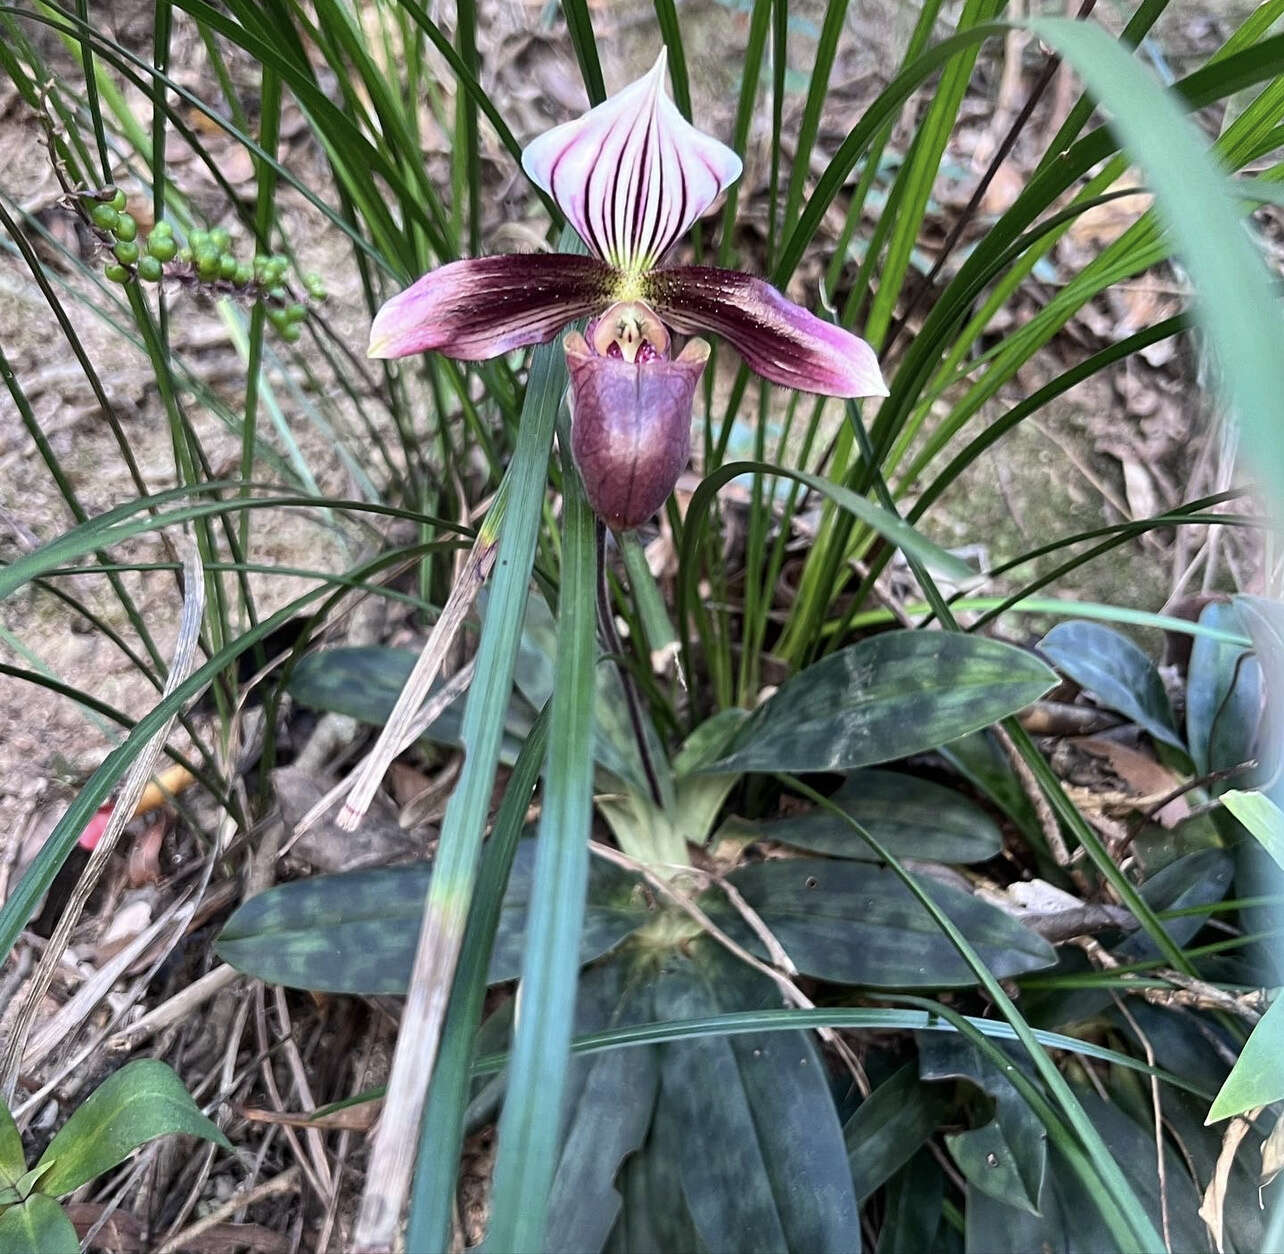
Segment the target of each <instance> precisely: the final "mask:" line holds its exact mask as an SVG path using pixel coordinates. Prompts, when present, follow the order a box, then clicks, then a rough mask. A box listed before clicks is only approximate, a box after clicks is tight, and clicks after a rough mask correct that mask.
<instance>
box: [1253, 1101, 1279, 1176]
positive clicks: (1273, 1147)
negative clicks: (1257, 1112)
mask: <svg viewBox="0 0 1284 1254" xmlns="http://www.w3.org/2000/svg"><path fill="white" fill-rule="evenodd" d="M1281 1171H1284V1115H1280V1116H1279V1117H1278V1118H1277V1119H1276V1120H1275V1126H1274V1127H1273V1128H1272V1129H1271V1134H1270V1136H1268V1137H1267V1138H1266V1140H1265V1141H1263V1142H1262V1173H1261V1175H1260V1176H1259V1177H1258V1181H1257V1183H1258V1187H1259V1188H1263V1189H1264V1188H1266V1186H1267V1185H1268V1184H1270V1183H1271V1181H1272V1180H1274V1179H1275V1177H1276V1176H1278V1175H1279V1174H1280V1172H1281Z"/></svg>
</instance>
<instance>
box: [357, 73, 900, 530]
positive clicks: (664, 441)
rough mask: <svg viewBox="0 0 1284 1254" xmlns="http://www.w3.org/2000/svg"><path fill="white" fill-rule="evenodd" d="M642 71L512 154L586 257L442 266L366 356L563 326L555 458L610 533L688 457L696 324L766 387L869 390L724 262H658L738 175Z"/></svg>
mask: <svg viewBox="0 0 1284 1254" xmlns="http://www.w3.org/2000/svg"><path fill="white" fill-rule="evenodd" d="M664 71H665V54H664V53H663V52H661V53H660V56H659V58H658V59H657V60H656V63H655V65H654V67H653V68H652V69H651V71H650V73H648V74H647V75H645V76H644V77H643V78H640V79H638V81H637V82H635V83H632V84H631V85H630V86H628V87H626V88H624V90H623V91H620V92H618V93H617V94H616V95H614V96H612V97H611V98H610V99H609V100H606V101H604V102H603V103H602V104H600V105H598V106H597V107H596V108H595V109H591V110H590V111H589V112H588V113H586V114H584V116H583V117H580V118H577V119H576V120H575V121H573V122H567V123H565V124H564V125H562V126H556V127H554V128H553V129H552V130H551V131H548V132H546V133H545V134H543V135H541V136H539V138H537V139H536V140H534V141H533V142H532V143H531V144H530V146H529V147H528V148H527V149H526V151H525V152H524V153H523V154H522V166H523V167H524V169H525V170H526V173H527V174H528V175H529V176H530V177H531V179H532V180H533V181H534V182H535V183H536V184H538V185H539V186H540V187H541V188H543V189H544V190H545V191H546V192H548V193H549V195H551V196H552V198H553V199H554V201H556V203H557V205H558V206H559V208H561V210H562V212H563V213H565V214H566V216H567V218H568V219H569V220H570V222H571V224H572V225H573V226H574V227H575V229H576V231H578V232H579V234H580V236H581V238H582V239H583V240H584V242H585V244H586V245H588V248H589V251H590V253H591V254H592V255H591V256H588V257H584V256H571V255H564V254H560V253H535V254H526V255H506V256H494V257H479V258H474V259H471V260H467V261H456V262H452V263H450V264H449V265H445V266H441V267H439V268H438V269H436V270H433V271H431V272H429V273H428V274H426V275H424V277H423V278H422V279H420V280H419V281H418V282H417V283H415V284H414V285H413V286H411V287H410V288H408V289H407V290H406V291H404V292H402V293H401V294H400V295H398V296H395V297H393V299H392V300H390V301H389V302H388V303H387V304H386V305H384V307H383V308H382V309H381V310H380V311H379V313H378V315H377V316H376V318H375V321H374V325H373V326H372V327H371V332H370V350H369V351H370V355H371V356H372V357H403V356H405V355H407V354H410V353H418V352H423V351H425V350H427V349H433V350H435V351H437V352H440V353H445V354H446V355H447V356H449V357H455V358H458V359H460V360H463V361H483V360H485V359H487V358H490V357H496V356H498V355H500V354H502V353H507V352H510V351H512V350H513V349H517V348H522V347H525V346H526V345H529V344H542V343H545V342H547V341H548V340H551V339H552V338H553V337H554V336H555V335H556V334H557V333H558V332H559V331H561V330H562V329H563V328H564V327H565V326H566V325H567V324H568V323H570V322H573V321H575V320H576V319H578V318H583V317H589V318H590V319H591V321H590V322H589V325H588V327H587V329H586V334H584V335H581V334H580V333H579V332H577V331H572V332H570V333H569V334H568V335H567V336H566V340H565V345H564V347H565V351H566V364H567V368H568V370H569V372H570V380H571V416H572V428H571V432H572V434H571V451H572V453H573V455H574V458H575V464H576V466H577V467H578V469H579V472H580V475H581V477H582V479H583V480H584V489H585V492H586V493H587V494H588V498H589V501H590V503H591V504H592V506H593V509H594V510H595V511H596V512H597V514H598V516H599V517H600V518H602V519H603V521H604V522H606V524H607V525H608V526H610V527H612V528H613V529H615V530H617V531H623V530H627V529H629V528H631V527H636V526H637V525H638V524H639V523H641V522H644V521H645V520H646V519H647V518H649V517H650V516H651V515H652V514H654V513H655V512H656V510H658V509H659V508H660V506H661V505H663V504H664V501H665V499H666V498H667V497H668V495H669V493H670V492H672V491H673V485H674V484H675V483H676V482H677V480H678V476H679V475H680V474H681V473H682V469H683V467H684V466H685V465H686V462H687V457H688V454H689V452H690V440H691V408H692V404H693V402H694V400H695V390H696V385H697V384H698V383H699V380H700V376H701V373H702V372H703V370H704V366H705V362H706V361H707V360H708V356H709V345H708V344H707V343H706V342H705V341H704V340H703V339H699V338H692V339H688V340H687V341H686V343H685V345H683V346H682V347H681V348H680V350H677V351H675V345H674V343H673V336H674V332H677V333H679V334H681V335H687V336H694V335H695V334H696V333H697V332H712V333H714V334H716V335H720V336H722V338H723V339H725V340H727V341H728V342H729V343H730V344H731V345H732V346H733V347H734V348H735V349H736V351H737V352H738V353H739V354H740V355H741V357H743V358H744V360H745V362H746V364H747V365H748V366H749V367H750V368H751V369H752V370H755V371H756V372H757V373H758V374H760V375H762V376H763V377H764V378H766V379H770V380H771V381H772V382H773V383H779V384H783V385H784V386H786V387H791V388H797V389H799V390H801V391H806V392H819V393H822V394H824V395H826V396H849V397H858V396H886V395H887V388H886V386H885V385H884V383H883V377H882V374H881V373H880V371H879V368H878V361H877V359H876V358H875V356H874V352H873V350H872V349H871V348H870V346H869V345H868V344H866V343H865V342H864V341H863V340H860V339H857V337H856V336H854V335H852V334H851V332H849V331H845V330H844V329H843V328H842V327H838V326H834V325H833V324H831V323H828V322H824V321H822V320H821V319H819V318H816V317H814V316H813V315H812V314H810V313H808V312H807V310H805V309H803V308H801V307H800V306H798V305H795V304H794V303H793V302H792V301H790V300H788V299H787V298H786V297H784V296H783V295H781V293H780V292H778V291H777V290H776V289H775V288H774V287H772V286H771V285H770V284H768V283H765V282H763V281H762V280H761V279H757V278H754V277H753V276H752V275H748V274H743V273H741V272H739V271H736V270H717V269H712V268H709V267H707V266H669V267H665V266H662V264H661V263H662V261H663V259H664V257H665V254H666V253H668V251H669V249H670V248H671V247H672V245H673V244H674V243H675V242H676V241H677V240H678V239H679V238H680V237H681V236H682V235H684V234H685V233H686V231H687V230H689V229H690V227H691V226H692V224H693V223H694V222H695V221H696V220H697V219H698V218H699V217H700V216H701V215H702V214H704V213H705V212H706V210H708V208H709V206H710V205H712V204H713V202H714V201H715V200H716V199H717V198H718V196H719V195H721V193H722V192H723V191H724V190H725V189H726V188H727V187H729V186H730V185H731V184H732V183H734V182H735V181H736V179H738V178H739V177H740V172H741V163H740V158H739V157H737V156H736V154H735V153H734V152H732V151H731V149H730V148H728V147H727V146H726V145H725V144H722V143H720V142H719V141H718V140H716V139H714V138H712V136H709V135H704V134H702V133H701V132H700V131H698V130H696V128H695V127H693V126H692V125H691V124H690V123H689V122H688V121H687V120H686V119H685V118H684V117H683V116H682V114H681V113H679V112H678V109H677V107H676V106H675V105H674V103H673V101H672V100H670V99H669V97H668V95H667V94H666V92H665V89H664Z"/></svg>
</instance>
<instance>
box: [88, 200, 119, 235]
mask: <svg viewBox="0 0 1284 1254" xmlns="http://www.w3.org/2000/svg"><path fill="white" fill-rule="evenodd" d="M89 220H90V221H91V222H92V223H93V224H94V225H95V226H96V227H98V229H99V230H101V231H114V230H115V229H116V227H117V225H118V224H119V223H120V214H119V213H117V212H116V210H115V209H114V208H112V206H111V205H108V204H104V203H103V202H102V201H99V203H98V204H96V205H95V206H94V207H93V208H92V209H90V211H89Z"/></svg>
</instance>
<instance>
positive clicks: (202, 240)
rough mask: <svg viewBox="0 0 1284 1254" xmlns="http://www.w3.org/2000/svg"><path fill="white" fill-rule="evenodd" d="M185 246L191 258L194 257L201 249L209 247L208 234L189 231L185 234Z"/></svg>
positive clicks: (206, 232)
mask: <svg viewBox="0 0 1284 1254" xmlns="http://www.w3.org/2000/svg"><path fill="white" fill-rule="evenodd" d="M187 246H188V248H190V249H191V250H192V256H195V255H196V254H197V253H199V252H200V251H201V250H202V249H204V248H208V247H209V246H210V233H209V232H208V231H189V232H188V233H187Z"/></svg>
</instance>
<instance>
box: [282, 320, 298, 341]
mask: <svg viewBox="0 0 1284 1254" xmlns="http://www.w3.org/2000/svg"><path fill="white" fill-rule="evenodd" d="M280 330H281V338H282V339H283V340H284V341H285V342H286V343H287V344H297V343H298V342H299V339H300V337H301V336H302V335H303V332H302V331H300V330H299V327H298V324H297V323H294V322H287V323H286V324H285V326H283V327H281V328H280Z"/></svg>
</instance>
